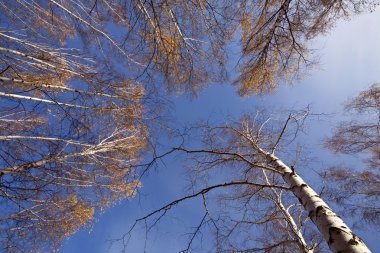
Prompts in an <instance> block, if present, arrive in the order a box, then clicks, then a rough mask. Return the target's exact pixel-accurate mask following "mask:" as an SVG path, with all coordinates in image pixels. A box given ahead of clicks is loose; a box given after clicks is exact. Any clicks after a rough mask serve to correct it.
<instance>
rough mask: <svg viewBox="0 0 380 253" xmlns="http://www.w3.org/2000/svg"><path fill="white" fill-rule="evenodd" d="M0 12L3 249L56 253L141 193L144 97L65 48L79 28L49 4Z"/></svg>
mask: <svg viewBox="0 0 380 253" xmlns="http://www.w3.org/2000/svg"><path fill="white" fill-rule="evenodd" d="M0 6H1V8H2V11H1V16H2V19H1V22H2V23H1V26H2V28H1V31H0V44H1V46H0V69H1V71H0V83H1V87H0V101H1V103H0V104H1V106H0V198H1V214H0V249H1V251H3V252H35V251H40V250H42V251H48V252H51V251H54V250H57V249H59V245H60V243H61V241H62V240H63V239H65V238H67V237H69V236H70V235H72V234H73V233H74V232H76V231H78V230H79V229H80V228H81V227H83V226H86V225H90V224H91V221H92V218H93V216H94V213H95V212H99V211H102V210H104V209H105V208H106V207H108V206H109V205H111V204H113V203H115V202H117V201H119V200H122V199H125V198H129V197H132V196H133V195H134V193H135V190H136V188H137V187H139V185H140V182H139V181H138V180H136V178H135V176H134V171H133V169H132V165H133V164H134V163H135V162H137V161H138V160H139V158H140V153H141V151H142V150H143V149H144V148H145V142H146V136H147V128H146V126H145V123H144V121H143V113H144V111H143V103H142V96H143V95H144V89H143V87H142V85H141V84H140V83H139V82H137V81H136V80H131V79H129V78H127V77H126V76H125V75H121V74H120V73H119V72H116V71H114V69H113V68H111V67H108V66H107V63H106V62H104V61H103V62H101V61H96V58H94V57H93V56H92V55H91V54H89V53H86V52H85V51H81V50H79V49H78V48H72V47H69V46H64V44H65V43H67V41H68V40H69V39H70V38H73V37H74V36H75V33H76V32H77V30H76V28H75V25H74V23H73V22H68V21H67V20H66V16H65V15H62V13H56V12H54V11H49V8H48V4H47V3H46V4H44V3H37V2H35V1H32V2H30V1H1V2H0ZM3 17H4V18H3Z"/></svg>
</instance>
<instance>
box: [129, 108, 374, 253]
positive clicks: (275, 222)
mask: <svg viewBox="0 0 380 253" xmlns="http://www.w3.org/2000/svg"><path fill="white" fill-rule="evenodd" d="M307 115H308V112H307V111H305V112H302V113H291V114H290V115H289V117H288V118H287V119H286V120H285V122H284V123H283V124H282V125H278V124H277V123H276V119H274V118H270V117H269V118H268V117H267V116H265V114H261V113H258V114H256V115H254V116H250V115H246V116H243V117H242V118H241V120H240V121H238V122H235V123H226V124H223V125H219V126H212V125H203V126H199V127H198V128H197V129H198V130H200V132H201V133H202V136H203V139H202V140H203V144H204V145H203V147H202V148H200V149H195V148H192V149H190V148H186V147H185V146H186V145H182V146H180V147H177V148H174V149H172V150H170V151H168V152H167V153H166V154H164V155H168V154H171V153H173V152H183V153H186V154H187V155H188V156H189V157H190V158H189V159H190V160H189V166H190V168H192V170H191V172H190V174H191V175H192V178H194V180H193V181H192V182H195V183H194V188H193V189H192V193H191V194H189V195H185V196H184V197H183V198H180V199H177V200H174V201H173V202H170V203H168V204H167V205H164V206H162V207H161V208H159V209H156V210H155V211H153V212H151V213H149V214H147V215H146V216H144V217H142V218H140V219H138V220H136V223H135V224H134V225H133V226H132V228H131V230H129V232H128V233H127V234H125V235H124V241H125V238H126V237H128V236H131V232H132V231H133V229H134V228H135V226H136V225H137V224H138V223H139V222H142V221H145V224H147V225H146V226H147V228H148V230H149V229H150V228H151V226H155V225H157V223H158V222H159V221H160V220H161V219H162V218H163V216H164V215H165V214H167V213H168V212H169V211H170V210H171V209H174V207H175V206H176V205H178V204H180V203H181V202H183V201H186V200H188V199H192V198H197V197H198V198H201V199H202V202H203V206H204V210H205V214H204V217H203V218H202V220H201V221H200V223H199V224H198V225H196V226H195V229H194V230H193V232H192V233H191V235H190V237H189V244H188V246H187V247H186V248H185V250H184V251H183V252H189V251H191V250H192V247H193V245H194V241H195V240H196V239H197V238H198V236H200V234H201V231H202V229H205V230H207V229H211V230H212V231H214V234H215V246H214V249H215V250H216V251H217V252H325V251H324V250H325V248H324V245H326V244H327V245H328V247H329V248H330V249H331V251H333V252H371V251H370V250H369V249H368V248H367V246H366V245H365V243H364V242H363V240H362V239H360V237H358V236H357V235H356V234H355V233H354V232H353V231H352V230H351V229H350V228H349V226H348V225H347V224H346V223H345V222H344V221H343V220H342V219H341V218H340V216H339V215H338V214H337V213H336V212H334V211H333V210H332V209H331V207H330V206H329V205H328V204H327V203H326V202H325V201H324V200H323V199H322V197H320V195H319V194H318V193H317V192H316V190H314V189H313V187H312V186H311V185H310V184H307V183H306V182H305V180H304V179H303V178H302V177H301V173H302V171H301V168H302V164H299V163H298V164H297V165H295V164H296V163H295V161H296V159H292V158H290V155H291V152H292V151H291V150H290V149H291V147H292V145H291V142H292V141H293V140H294V138H295V136H296V135H297V134H298V133H299V131H301V128H300V127H301V125H302V124H303V123H302V122H303V120H304V119H305V117H306V116H307ZM285 155H286V156H287V157H286V158H285V159H286V160H287V161H288V162H289V163H290V164H293V165H292V166H290V165H287V162H285V160H281V159H280V156H285ZM293 155H294V154H293ZM158 158H161V157H157V159H158ZM293 158H294V157H293ZM304 173H305V172H304ZM306 173H310V171H308V170H306ZM218 189H219V190H220V191H219V192H220V195H219V196H220V201H219V204H220V206H221V207H222V210H221V211H218V210H216V209H215V207H213V206H212V205H209V201H211V198H212V196H215V193H214V195H211V192H217V191H218ZM322 238H323V240H324V242H325V243H326V244H323V243H322V241H321V239H322Z"/></svg>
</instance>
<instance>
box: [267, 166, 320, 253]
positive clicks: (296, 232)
mask: <svg viewBox="0 0 380 253" xmlns="http://www.w3.org/2000/svg"><path fill="white" fill-rule="evenodd" d="M262 172H263V175H264V178H265V182H266V183H267V184H268V185H270V182H269V179H268V176H267V173H266V172H265V170H264V169H263V170H262ZM271 189H272V192H273V194H274V198H275V199H276V201H275V203H276V205H277V206H278V208H280V210H281V213H282V215H283V216H284V218H285V220H286V222H287V224H288V225H289V226H290V228H291V230H292V232H293V236H294V237H295V240H296V241H297V244H298V247H299V249H300V251H301V252H302V253H313V252H314V249H313V247H311V248H309V247H308V246H307V243H306V241H305V238H304V237H303V235H302V233H301V229H299V228H298V226H297V223H296V222H295V221H294V219H293V216H292V215H291V214H290V213H289V212H288V210H287V209H286V208H285V206H284V204H283V203H282V200H281V196H280V194H278V192H277V191H276V189H274V188H271Z"/></svg>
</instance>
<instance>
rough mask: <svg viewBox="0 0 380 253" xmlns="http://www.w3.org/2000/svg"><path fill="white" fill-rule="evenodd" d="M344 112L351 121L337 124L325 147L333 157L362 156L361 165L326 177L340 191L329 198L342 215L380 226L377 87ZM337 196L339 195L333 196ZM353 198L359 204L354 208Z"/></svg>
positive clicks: (379, 96)
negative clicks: (342, 210)
mask: <svg viewBox="0 0 380 253" xmlns="http://www.w3.org/2000/svg"><path fill="white" fill-rule="evenodd" d="M345 109H346V111H347V112H351V117H354V118H355V119H353V120H350V121H345V122H341V123H340V125H339V126H338V127H337V128H336V130H335V133H334V134H333V135H332V136H331V137H330V138H329V139H327V141H326V146H327V147H329V148H330V149H331V150H332V151H334V152H335V153H337V154H350V155H362V156H364V157H365V158H364V159H363V160H364V161H363V162H364V164H365V166H362V167H361V168H356V169H354V168H351V167H352V166H347V167H345V166H337V167H335V168H332V169H331V170H329V171H328V172H327V174H326V178H327V179H329V181H330V182H331V184H330V185H335V186H336V187H339V189H341V191H338V192H336V193H334V192H335V191H334V190H335V188H336V187H331V192H332V198H333V199H334V200H336V201H338V203H339V204H341V205H343V206H344V207H345V208H344V210H345V214H348V215H352V214H355V215H356V216H359V217H360V218H361V219H360V220H363V221H367V223H368V224H372V225H375V226H376V225H380V206H379V205H377V203H378V200H379V197H380V173H379V170H380V131H379V127H380V125H379V122H380V121H379V120H380V87H379V85H378V84H374V85H372V86H371V87H369V89H367V90H365V91H362V92H360V93H359V95H358V96H356V97H355V98H353V99H352V100H351V101H350V102H349V103H347V104H346V106H345ZM337 193H339V194H337ZM356 198H360V199H361V200H362V201H361V202H362V204H361V205H360V206H358V205H356V204H355V202H356V200H355V199H356Z"/></svg>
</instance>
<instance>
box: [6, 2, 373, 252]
mask: <svg viewBox="0 0 380 253" xmlns="http://www.w3.org/2000/svg"><path fill="white" fill-rule="evenodd" d="M377 4H378V2H377V1H356V0H344V1H306V2H305V1H299V0H293V1H291V0H284V1H258V2H257V1H250V0H238V1H232V0H222V1H217V0H215V1H169V0H162V1H161V0H159V1H140V0H136V1H135V0H133V1H127V0H101V1H99V0H94V1H82V0H71V1H63V0H49V1H44V0H34V1H28V0H18V1H14V0H0V26H1V29H0V60H1V61H0V83H1V86H0V99H1V103H0V166H1V168H0V198H1V210H2V211H1V213H0V248H1V249H2V250H4V251H7V252H28V251H31V252H33V251H36V250H42V251H44V250H45V251H50V250H52V249H54V248H56V247H59V245H60V244H61V243H62V241H63V240H64V239H65V238H68V237H69V236H70V235H72V234H73V233H75V232H76V231H78V230H79V229H80V228H81V227H83V226H86V225H90V224H91V221H92V219H93V217H94V214H95V213H97V212H101V211H103V210H105V209H106V208H108V207H109V206H110V205H112V204H114V203H116V202H118V201H121V200H123V199H126V198H130V197H133V196H134V195H135V194H136V193H137V190H138V188H139V187H140V186H141V181H140V176H141V175H139V174H138V171H136V168H137V167H139V166H138V165H141V164H142V163H143V162H142V161H143V160H144V158H145V157H146V154H147V153H149V152H151V151H152V148H151V147H152V146H154V142H155V138H157V136H155V135H154V134H152V132H153V129H154V130H155V131H157V129H160V130H159V131H161V130H162V129H164V128H165V127H166V125H165V124H166V123H165V122H163V121H162V120H161V116H162V115H163V114H165V113H166V112H164V109H165V106H166V105H164V103H165V101H166V97H167V96H169V95H171V94H173V93H183V92H185V93H187V94H191V95H196V94H199V93H200V92H201V91H202V89H204V88H205V87H206V86H207V85H209V84H211V83H220V82H222V81H227V82H231V83H232V84H233V85H234V86H235V88H236V91H237V93H238V94H239V95H240V96H249V95H253V94H267V93H270V92H272V91H274V90H276V88H277V87H278V86H279V85H282V84H283V83H285V82H292V81H294V80H297V79H298V78H299V77H301V76H302V75H303V74H304V73H306V72H307V70H308V68H309V67H310V66H312V65H314V64H315V63H316V60H315V59H316V57H315V55H317V54H318V53H317V52H314V51H313V50H312V49H311V48H309V41H310V40H312V39H314V38H316V37H317V36H319V35H322V34H325V33H327V32H329V31H330V29H331V28H332V27H333V26H334V25H335V24H336V22H338V21H339V20H340V19H344V18H349V17H350V16H351V15H354V14H358V13H361V12H368V11H372V10H374V8H375V7H376V5H377ZM234 41H238V48H239V49H238V52H239V53H238V55H237V56H236V55H231V52H230V47H231V45H232V44H233V43H234ZM237 58H238V63H237V68H236V70H237V72H238V74H237V75H236V76H237V77H236V79H234V80H230V79H229V76H231V70H230V69H228V68H229V65H230V61H231V59H233V60H236V59H237ZM371 89H372V91H376V90H377V89H378V88H377V86H373V87H372V88H371ZM162 97H164V99H161V98H162ZM360 98H362V100H360ZM366 98H368V99H369V95H368V96H366V93H365V92H364V93H363V94H361V95H360V96H359V97H358V98H357V100H354V101H353V102H352V103H351V104H350V105H349V106H348V108H351V109H353V110H358V111H359V112H360V111H361V110H365V109H363V108H361V107H360V106H361V105H364V104H361V105H360V104H359V102H360V101H364V102H363V103H366V101H367V100H368V99H367V100H366ZM378 99H379V98H378V96H377V95H376V96H374V97H373V101H375V103H378ZM355 101H356V102H355ZM368 101H369V100H368ZM355 124H356V123H355V122H351V123H350V124H349V125H348V126H347V125H346V126H345V127H346V128H344V127H343V126H342V127H341V128H338V130H337V132H336V134H335V135H334V136H333V137H332V138H331V140H330V141H328V142H327V146H329V147H330V148H332V149H333V150H334V151H336V152H345V153H353V152H359V151H363V150H364V151H369V152H372V154H373V159H372V160H369V161H368V163H370V164H371V166H372V167H373V168H374V169H378V168H377V167H378V166H377V165H376V163H378V161H376V159H378V156H377V155H378V140H377V138H378V136H377V135H376V133H377V132H376V131H375V132H374V134H373V133H372V132H373V130H374V129H377V128H376V127H378V122H377V123H375V125H371V126H370V127H369V128H368V131H370V132H371V134H373V136H372V137H374V138H375V141H374V142H371V141H369V142H367V144H368V145H372V146H370V147H368V148H362V149H360V148H359V149H355V147H356V146H355V144H352V143H351V144H350V143H349V141H348V142H347V141H346V140H345V138H346V137H347V136H348V135H349V136H348V138H349V139H350V140H353V139H355V138H360V137H363V135H366V134H367V132H365V133H364V132H363V131H362V130H363V127H360V130H359V131H354V130H355V126H356V125H355ZM376 124H377V125H376ZM162 126H164V127H162ZM160 127H161V128H160ZM347 127H348V128H349V129H347ZM371 127H372V128H371ZM162 131H163V130H162ZM359 135H360V136H359ZM359 142H360V140H359ZM272 144H273V143H272ZM275 146H276V144H275ZM358 147H359V146H358ZM350 148H351V149H350ZM274 149H275V148H273V150H274ZM331 173H334V170H331ZM363 173H364V172H363ZM368 173H372V172H368ZM368 173H367V174H366V175H369V174H368ZM334 175H338V176H337V177H335V179H336V180H338V181H339V180H341V179H340V178H339V173H335V174H334ZM371 175H375V176H371V178H372V179H373V178H374V179H373V180H372V179H371V180H367V181H368V182H376V177H377V175H376V174H371ZM265 176H266V175H265V173H264V174H262V175H261V177H264V178H265ZM366 179H367V177H366ZM375 187H377V186H376V185H375ZM270 191H271V193H269V195H270V196H272V197H273V196H277V194H278V193H277V192H276V191H275V190H274V191H273V189H272V188H271V189H270ZM279 203H280V202H276V201H275V202H273V203H272V204H274V205H277V206H278V205H280V204H279ZM280 206H281V205H280ZM276 210H277V211H276V212H277V213H276V215H277V214H279V213H282V214H284V212H283V210H282V209H281V207H280V209H276ZM291 220H292V219H289V218H288V220H287V222H290V223H289V224H292V222H291ZM293 223H294V222H293ZM293 225H294V224H293ZM293 230H294V226H293ZM284 233H286V231H285V232H284ZM292 233H293V234H294V235H296V237H297V238H298V241H297V242H296V243H295V244H294V242H293V244H289V245H290V246H289V247H290V248H292V247H299V248H300V249H304V250H305V251H307V250H311V249H314V248H315V247H314V246H313V245H311V246H310V245H307V243H305V240H304V239H303V238H302V236H301V237H300V236H299V234H298V233H297V232H295V231H293V232H292ZM294 245H296V246H294ZM297 245H298V246H297ZM286 247H288V246H286ZM313 247H314V248H313Z"/></svg>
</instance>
